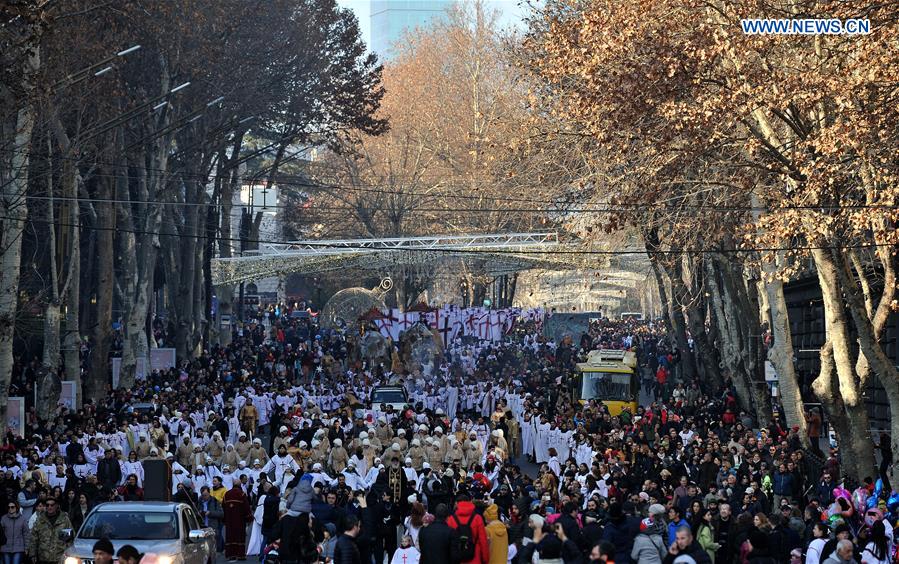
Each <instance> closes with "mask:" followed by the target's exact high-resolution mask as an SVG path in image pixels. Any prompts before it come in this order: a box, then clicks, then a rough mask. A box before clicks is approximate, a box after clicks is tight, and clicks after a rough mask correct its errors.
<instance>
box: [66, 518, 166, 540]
mask: <svg viewBox="0 0 899 564" xmlns="http://www.w3.org/2000/svg"><path fill="white" fill-rule="evenodd" d="M78 536H79V538H83V539H100V538H103V537H107V538H109V539H110V540H116V539H120V540H168V539H177V538H178V521H177V515H176V514H175V513H174V512H172V513H149V512H147V513H135V512H133V511H95V512H93V513H91V515H90V516H89V517H88V518H87V521H85V522H84V525H83V526H82V527H81V533H80V534H79V535H78Z"/></svg>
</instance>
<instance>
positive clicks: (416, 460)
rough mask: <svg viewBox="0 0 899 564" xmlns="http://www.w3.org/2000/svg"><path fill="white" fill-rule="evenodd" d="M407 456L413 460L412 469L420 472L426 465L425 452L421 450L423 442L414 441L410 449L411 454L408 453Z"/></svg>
mask: <svg viewBox="0 0 899 564" xmlns="http://www.w3.org/2000/svg"><path fill="white" fill-rule="evenodd" d="M406 456H408V457H409V458H411V459H412V467H413V468H415V469H416V470H418V471H419V472H420V471H421V465H422V464H424V461H425V451H424V449H423V448H421V441H419V440H418V439H412V446H411V447H410V448H409V452H408V453H406Z"/></svg>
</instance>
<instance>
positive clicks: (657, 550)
mask: <svg viewBox="0 0 899 564" xmlns="http://www.w3.org/2000/svg"><path fill="white" fill-rule="evenodd" d="M655 517H656V516H653V515H650V517H647V518H646V519H643V520H642V521H640V532H639V533H638V534H637V536H636V537H634V547H633V548H632V549H631V561H632V562H634V563H635V564H662V560H664V559H665V557H666V556H667V555H668V548H667V547H666V546H665V540H664V539H663V535H664V534H666V531H665V525H664V524H663V523H661V522H660V521H658V520H657V519H656V518H655Z"/></svg>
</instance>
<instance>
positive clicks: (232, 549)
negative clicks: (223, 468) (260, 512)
mask: <svg viewBox="0 0 899 564" xmlns="http://www.w3.org/2000/svg"><path fill="white" fill-rule="evenodd" d="M224 500H225V501H224V503H223V504H222V511H223V514H224V518H225V558H227V559H228V560H229V561H231V562H233V561H236V560H245V559H246V557H247V523H249V522H250V521H251V520H252V519H253V513H252V512H251V511H250V502H249V501H247V495H246V494H245V493H244V491H243V488H241V485H240V480H234V485H233V487H232V488H231V489H230V490H228V493H226V494H225V497H224Z"/></svg>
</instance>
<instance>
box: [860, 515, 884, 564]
mask: <svg viewBox="0 0 899 564" xmlns="http://www.w3.org/2000/svg"><path fill="white" fill-rule="evenodd" d="M889 562H890V539H888V538H887V535H886V528H885V527H884V524H883V521H875V522H874V524H873V525H872V526H871V534H870V535H869V540H868V544H866V545H865V548H864V549H863V550H862V556H861V564H889Z"/></svg>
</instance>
